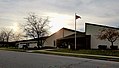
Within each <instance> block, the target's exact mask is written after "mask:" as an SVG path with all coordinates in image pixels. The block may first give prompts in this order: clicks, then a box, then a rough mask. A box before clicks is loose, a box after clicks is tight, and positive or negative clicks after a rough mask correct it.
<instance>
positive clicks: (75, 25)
mask: <svg viewBox="0 0 119 68" xmlns="http://www.w3.org/2000/svg"><path fill="white" fill-rule="evenodd" d="M75 50H76V13H75Z"/></svg>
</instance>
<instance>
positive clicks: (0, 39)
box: [0, 31, 6, 42]
mask: <svg viewBox="0 0 119 68" xmlns="http://www.w3.org/2000/svg"><path fill="white" fill-rule="evenodd" d="M5 38H6V34H5V32H4V31H1V32H0V41H1V42H4V41H5Z"/></svg>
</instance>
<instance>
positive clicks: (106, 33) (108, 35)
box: [98, 28, 119, 46]
mask: <svg viewBox="0 0 119 68" xmlns="http://www.w3.org/2000/svg"><path fill="white" fill-rule="evenodd" d="M117 38H119V31H118V30H117V29H112V28H103V29H100V31H99V35H98V39H100V40H105V39H107V40H108V41H109V42H111V46H113V45H114V44H113V43H114V42H115V41H116V40H117Z"/></svg>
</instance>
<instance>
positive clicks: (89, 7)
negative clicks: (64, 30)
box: [0, 0, 119, 29]
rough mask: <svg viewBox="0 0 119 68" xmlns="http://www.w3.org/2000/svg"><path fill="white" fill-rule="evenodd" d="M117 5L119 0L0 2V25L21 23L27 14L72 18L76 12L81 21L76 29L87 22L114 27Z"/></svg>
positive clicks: (117, 13)
mask: <svg viewBox="0 0 119 68" xmlns="http://www.w3.org/2000/svg"><path fill="white" fill-rule="evenodd" d="M118 3H119V0H51V1H50V0H0V16H1V17H0V22H1V23H0V24H2V23H4V24H5V23H7V24H8V23H9V24H11V23H12V22H13V23H15V22H23V21H24V19H23V18H24V17H26V16H27V14H28V13H29V12H35V13H36V14H38V15H41V16H42V15H43V14H45V13H48V12H51V13H58V14H66V15H70V16H74V13H75V12H76V13H78V14H79V15H81V16H82V19H83V21H81V22H80V23H81V24H79V25H81V26H80V27H81V28H80V27H79V28H78V29H82V28H83V27H84V23H85V22H88V21H89V22H97V23H101V24H102V23H103V24H105V25H110V26H111V25H112V26H116V25H118V22H119V8H118V6H119V4H118ZM72 20H73V19H72ZM71 23H72V21H71V22H70V23H68V25H69V26H70V24H71ZM71 27H72V25H71Z"/></svg>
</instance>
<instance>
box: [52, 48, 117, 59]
mask: <svg viewBox="0 0 119 68" xmlns="http://www.w3.org/2000/svg"><path fill="white" fill-rule="evenodd" d="M50 51H55V52H66V53H78V54H91V55H104V56H118V57H119V50H70V49H56V50H50Z"/></svg>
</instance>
